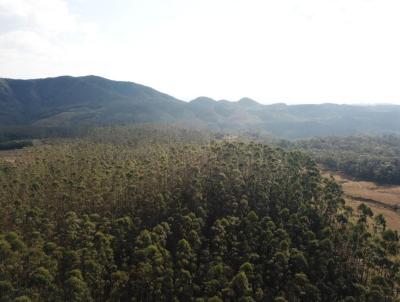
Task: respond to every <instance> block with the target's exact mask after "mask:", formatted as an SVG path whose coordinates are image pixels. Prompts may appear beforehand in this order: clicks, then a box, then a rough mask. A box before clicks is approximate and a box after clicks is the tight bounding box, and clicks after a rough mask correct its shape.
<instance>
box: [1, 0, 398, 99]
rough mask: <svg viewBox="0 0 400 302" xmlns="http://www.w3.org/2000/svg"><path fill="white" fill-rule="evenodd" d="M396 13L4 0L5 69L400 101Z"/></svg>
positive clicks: (355, 6)
mask: <svg viewBox="0 0 400 302" xmlns="http://www.w3.org/2000/svg"><path fill="white" fill-rule="evenodd" d="M399 15H400V1H399V0H112V1H110V0H68V1H64V0H0V77H11V78H37V77H48V76H58V75H65V74H68V75H75V76H78V75H87V74H96V75H100V76H104V77H107V78H110V79H115V80H127V81H133V82H137V83H141V84H145V85H149V86H152V87H154V88H156V89H158V90H161V91H163V92H166V93H168V94H171V95H174V96H176V97H178V98H181V99H184V100H190V99H192V98H195V97H197V96H200V95H206V96H209V97H212V98H215V99H229V100H237V99H239V98H241V97H243V96H247V97H251V98H254V99H256V100H258V101H260V102H263V103H273V102H287V103H321V102H338V103H362V102H366V103H399V104H400V38H399V34H400V33H399V32H400V18H399Z"/></svg>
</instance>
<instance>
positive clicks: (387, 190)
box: [332, 174, 400, 231]
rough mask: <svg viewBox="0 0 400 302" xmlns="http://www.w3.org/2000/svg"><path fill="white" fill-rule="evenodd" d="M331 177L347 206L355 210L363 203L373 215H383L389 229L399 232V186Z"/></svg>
mask: <svg viewBox="0 0 400 302" xmlns="http://www.w3.org/2000/svg"><path fill="white" fill-rule="evenodd" d="M332 176H333V177H334V178H335V180H336V181H337V182H338V183H340V184H341V185H342V188H343V191H344V194H345V200H346V203H347V204H348V205H349V206H351V207H352V208H354V209H357V207H358V206H359V205H360V204H361V203H365V204H367V205H368V206H369V207H370V208H371V209H372V211H373V212H374V214H375V215H376V214H382V215H384V217H385V219H386V222H387V226H388V227H389V228H391V229H394V230H399V231H400V186H392V185H391V186H384V185H378V184H375V183H373V182H369V181H356V180H351V179H348V178H346V177H344V176H341V175H337V174H332Z"/></svg>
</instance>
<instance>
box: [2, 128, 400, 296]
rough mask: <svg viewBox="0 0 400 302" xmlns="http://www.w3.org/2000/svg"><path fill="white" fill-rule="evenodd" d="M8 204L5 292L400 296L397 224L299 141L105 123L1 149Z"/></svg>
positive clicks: (4, 238) (4, 204) (4, 211)
mask: <svg viewBox="0 0 400 302" xmlns="http://www.w3.org/2000/svg"><path fill="white" fill-rule="evenodd" d="M382 139H384V138H382ZM320 144H322V143H320ZM359 147H361V145H360V146H359ZM303 148H304V149H312V150H313V151H314V150H319V148H317V143H315V145H313V147H312V148H311V146H310V147H307V146H306V145H303ZM395 149H396V147H395V146H394V147H393V152H395V151H394V150H395ZM379 152H386V153H384V155H385V156H390V155H391V154H390V152H392V151H390V150H389V149H387V148H384V150H382V151H378V150H377V154H378V153H379ZM382 154H383V153H382ZM314 155H315V153H314ZM316 155H318V153H317V154H316ZM0 208H1V209H2V212H1V215H0V301H1V302H9V301H15V302H17V301H18V302H29V301H32V302H33V301H35V302H39V301H48V302H50V301H76V302H78V301H82V302H83V301H96V302H97V301H99V302H102V301H103V302H106V301H107V302H108V301H109V302H111V301H113V302H116V301H138V302H139V301H146V302H152V301H196V302H220V301H232V302H236V301H237V302H239V301H240V302H245V301H246V302H250V301H266V302H285V301H288V302H292V301H293V302H313V301H315V302H316V301H327V302H328V301H329V302H335V301H337V302H353V301H354V302H355V301H368V302H395V301H399V300H400V294H399V291H400V258H399V234H398V233H397V232H396V231H392V230H390V229H388V228H387V227H386V224H385V219H384V218H383V217H382V216H381V215H376V216H375V215H374V214H373V213H372V211H371V210H370V208H368V206H366V205H364V204H361V205H360V207H359V208H358V209H357V210H354V211H353V210H352V208H350V207H347V206H346V205H345V203H344V199H343V194H342V190H341V188H340V186H339V185H338V184H337V183H336V182H335V181H334V180H333V179H332V178H325V177H323V176H322V175H321V173H320V171H319V168H318V166H317V164H316V162H315V160H314V159H313V158H312V157H311V156H309V155H307V154H306V153H304V152H300V151H297V150H284V149H283V148H279V147H276V146H271V145H267V144H262V143H256V142H251V141H249V142H241V141H226V140H215V139H214V136H213V135H211V134H210V133H208V132H203V131H197V130H189V129H184V128H179V127H174V126H169V127H166V126H164V127H159V126H134V127H103V128H99V129H94V130H91V131H88V132H87V133H86V134H85V135H82V136H81V137H77V138H63V139H51V140H47V141H46V142H45V143H42V144H39V145H37V146H34V147H29V148H26V149H24V150H23V153H22V155H21V156H20V157H18V158H17V159H16V160H15V161H13V162H10V161H6V160H1V158H0Z"/></svg>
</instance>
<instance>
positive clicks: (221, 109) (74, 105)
mask: <svg viewBox="0 0 400 302" xmlns="http://www.w3.org/2000/svg"><path fill="white" fill-rule="evenodd" d="M144 122H155V123H178V124H183V125H187V126H194V127H200V128H208V129H212V130H217V131H257V132H262V133H265V134H270V135H273V136H276V137H281V138H286V139H297V138H307V137H312V136H326V135H353V134H360V133H369V134H381V133H394V134H400V106H397V105H376V106H356V105H338V104H320V105H286V104H283V103H278V104H272V105H263V104H260V103H258V102H256V101H254V100H252V99H249V98H243V99H241V100H239V101H237V102H230V101H226V100H221V101H216V100H213V99H211V98H207V97H199V98H196V99H194V100H192V101H190V102H184V101H181V100H178V99H176V98H174V97H172V96H170V95H167V94H165V93H162V92H159V91H157V90H155V89H153V88H150V87H146V86H143V85H139V84H136V83H132V82H121V81H112V80H108V79H105V78H101V77H98V76H84V77H70V76H61V77H56V78H45V79H33V80H16V79H0V127H10V126H29V127H71V126H76V125H108V124H121V123H124V124H126V123H144Z"/></svg>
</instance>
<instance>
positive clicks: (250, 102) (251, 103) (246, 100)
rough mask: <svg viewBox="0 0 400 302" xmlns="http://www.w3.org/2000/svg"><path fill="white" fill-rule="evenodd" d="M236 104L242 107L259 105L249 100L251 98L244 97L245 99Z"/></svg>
mask: <svg viewBox="0 0 400 302" xmlns="http://www.w3.org/2000/svg"><path fill="white" fill-rule="evenodd" d="M238 104H240V105H242V106H243V105H244V106H260V105H261V104H260V103H258V102H256V101H255V100H253V99H251V98H247V97H245V98H241V99H240V100H239V101H238Z"/></svg>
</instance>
